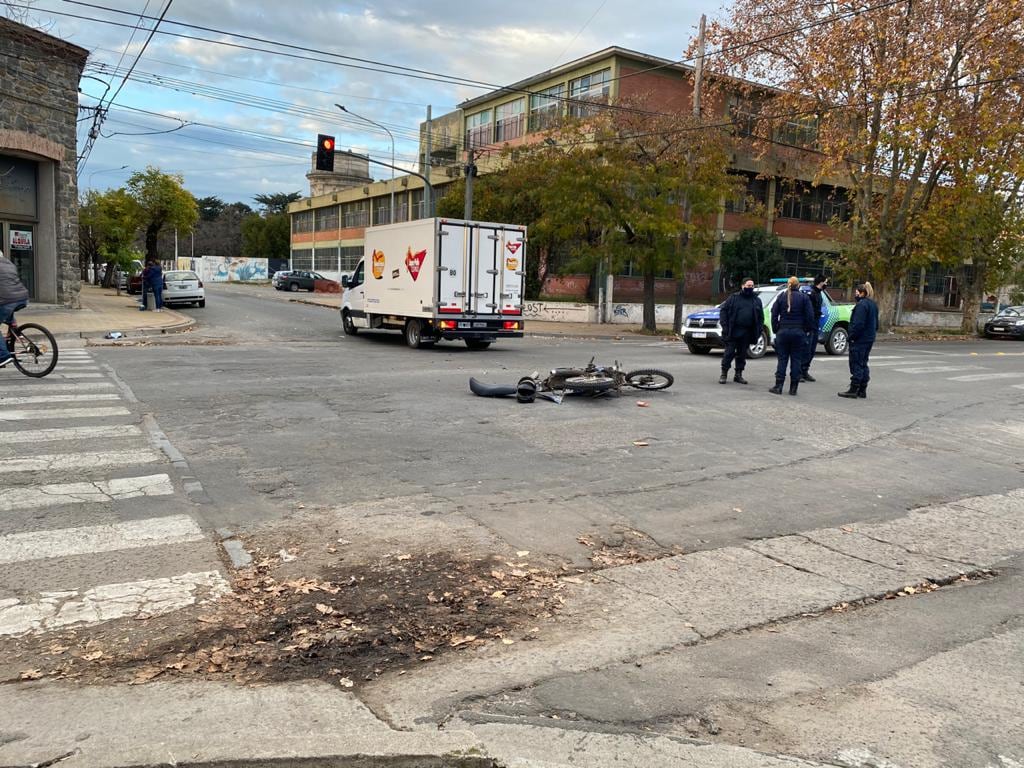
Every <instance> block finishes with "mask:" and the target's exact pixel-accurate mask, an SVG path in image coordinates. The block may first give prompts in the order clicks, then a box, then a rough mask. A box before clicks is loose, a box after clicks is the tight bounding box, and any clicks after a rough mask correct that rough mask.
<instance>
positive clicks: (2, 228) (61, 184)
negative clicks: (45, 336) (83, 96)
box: [0, 18, 88, 307]
mask: <svg viewBox="0 0 1024 768" xmlns="http://www.w3.org/2000/svg"><path fill="white" fill-rule="evenodd" d="M87 56H88V51H86V50H84V49H83V48H79V47H78V46H76V45H71V44H70V43H66V42H64V41H63V40H60V39H58V38H55V37H52V36H50V35H47V34H44V33H42V32H39V31H37V30H35V29H32V28H31V27H27V26H25V25H23V24H19V23H17V22H15V21H11V20H10V19H4V18H0V243H2V245H0V247H2V249H3V251H4V253H5V254H6V255H7V256H8V257H10V258H11V260H12V261H14V263H15V264H16V265H17V266H18V271H19V273H20V274H21V277H22V280H23V281H24V282H25V284H26V285H27V286H28V288H29V292H30V294H31V297H32V300H33V301H38V302H43V303H51V304H63V305H66V306H71V307H76V306H78V291H79V287H80V284H81V283H80V271H79V259H78V186H77V179H76V175H75V166H76V158H77V149H76V134H75V128H76V120H77V118H78V82H79V78H80V77H81V75H82V69H83V67H84V66H85V61H86V58H87Z"/></svg>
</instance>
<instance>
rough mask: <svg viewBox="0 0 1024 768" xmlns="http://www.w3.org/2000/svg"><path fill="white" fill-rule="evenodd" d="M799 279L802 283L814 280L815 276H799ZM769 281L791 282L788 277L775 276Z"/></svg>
mask: <svg viewBox="0 0 1024 768" xmlns="http://www.w3.org/2000/svg"><path fill="white" fill-rule="evenodd" d="M797 279H798V280H799V281H800V282H801V283H811V282H814V278H813V277H798V278H797ZM768 282H769V283H788V282H789V278H788V277H773V278H772V279H771V280H769V281H768Z"/></svg>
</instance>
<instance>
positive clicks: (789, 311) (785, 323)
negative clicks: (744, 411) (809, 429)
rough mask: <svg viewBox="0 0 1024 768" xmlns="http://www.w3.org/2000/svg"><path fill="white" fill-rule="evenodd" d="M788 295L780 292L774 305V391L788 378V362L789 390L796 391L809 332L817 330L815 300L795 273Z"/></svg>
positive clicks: (787, 285)
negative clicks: (787, 367) (781, 294)
mask: <svg viewBox="0 0 1024 768" xmlns="http://www.w3.org/2000/svg"><path fill="white" fill-rule="evenodd" d="M784 293H785V295H784V296H779V297H778V298H777V299H776V300H775V303H774V304H773V305H772V330H773V331H774V332H775V354H777V355H778V357H779V364H778V366H777V367H776V369H775V386H774V387H772V388H771V389H769V390H768V391H769V392H771V393H772V394H773V395H781V394H782V385H783V383H785V381H786V365H787V364H788V365H789V394H791V395H795V394H796V388H797V387H798V386H799V385H800V367H801V366H802V365H803V362H804V356H805V355H806V354H807V353H806V351H805V350H804V348H805V347H806V345H807V334H808V333H810V332H811V331H812V330H814V329H815V328H816V327H817V326H816V325H815V319H814V315H813V314H812V312H811V300H810V299H809V298H807V294H805V293H802V292H801V291H800V281H799V280H798V279H797V278H796V277H791V278H789V280H788V281H787V284H786V288H785V291H784Z"/></svg>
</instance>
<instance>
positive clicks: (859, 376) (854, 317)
mask: <svg viewBox="0 0 1024 768" xmlns="http://www.w3.org/2000/svg"><path fill="white" fill-rule="evenodd" d="M853 295H854V298H856V299H857V304H856V306H855V307H854V308H853V312H852V313H851V314H850V328H849V334H850V388H849V389H848V390H846V391H845V392H840V393H839V396H840V397H850V398H853V397H867V396H868V382H869V381H870V380H871V369H870V368H869V367H868V356H869V355H870V354H871V347H872V345H873V344H874V343H875V335H876V334H877V333H878V305H877V304H875V300H874V295H875V289H874V288H872V287H871V283H868V282H863V283H860V284H858V285H857V287H856V288H854V289H853Z"/></svg>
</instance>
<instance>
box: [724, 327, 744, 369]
mask: <svg viewBox="0 0 1024 768" xmlns="http://www.w3.org/2000/svg"><path fill="white" fill-rule="evenodd" d="M749 338H750V334H749V333H746V332H744V333H743V335H742V336H740V337H736V336H734V337H733V338H731V339H726V340H725V354H724V355H722V370H723V371H728V370H729V366H731V365H732V361H733V359H734V358H735V360H736V373H743V369H744V368H746V367H747V351H748V347H749V345H748V344H747V339H749Z"/></svg>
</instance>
